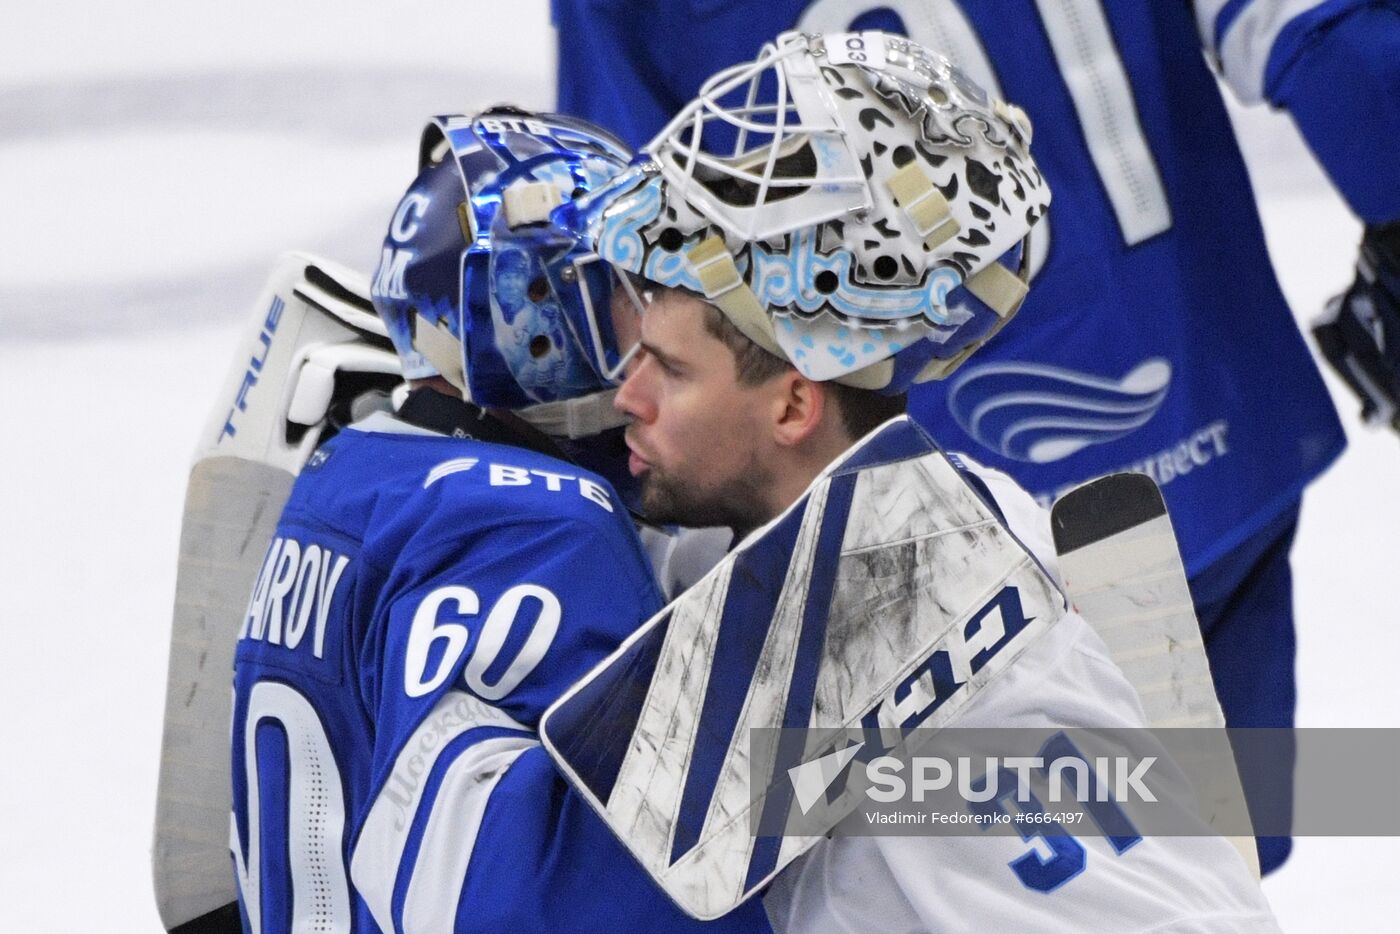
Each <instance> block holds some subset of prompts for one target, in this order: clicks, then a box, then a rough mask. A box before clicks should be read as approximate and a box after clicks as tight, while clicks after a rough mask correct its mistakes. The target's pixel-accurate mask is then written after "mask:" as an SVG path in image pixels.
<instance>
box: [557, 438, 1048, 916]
mask: <svg viewBox="0 0 1400 934" xmlns="http://www.w3.org/2000/svg"><path fill="white" fill-rule="evenodd" d="M1012 605H1015V606H1017V607H1018V610H1016V611H1011V610H1006V611H1005V612H1003V610H1004V609H1005V608H1006V607H1008V606H1012ZM1064 607H1065V604H1064V600H1063V597H1062V596H1061V594H1060V592H1059V591H1058V589H1057V588H1056V586H1055V585H1054V584H1053V583H1052V582H1051V581H1050V579H1049V578H1048V577H1047V576H1046V575H1045V573H1044V572H1043V571H1042V570H1041V568H1040V565H1039V564H1038V563H1037V562H1036V560H1035V559H1034V558H1033V557H1032V556H1031V555H1030V554H1029V553H1028V552H1027V551H1026V550H1025V549H1024V548H1023V547H1022V546H1021V545H1020V544H1019V543H1018V542H1017V541H1016V540H1015V539H1014V538H1013V537H1012V535H1011V533H1010V532H1009V531H1008V530H1007V529H1006V527H1005V526H1004V525H1003V524H1002V523H1001V522H1000V521H999V519H998V518H997V517H996V516H995V515H994V514H993V512H992V511H991V509H990V508H989V506H988V505H987V504H986V503H985V502H984V501H983V500H982V499H981V498H980V496H979V495H978V494H977V493H976V492H975V491H974V490H973V489H972V487H970V486H969V485H968V484H967V482H965V481H964V480H963V479H962V477H961V476H960V474H959V472H958V470H957V469H956V468H955V467H954V466H953V465H952V464H951V463H949V461H948V460H947V458H946V457H945V456H944V455H943V453H942V452H941V451H940V450H939V449H938V447H937V446H936V445H935V444H934V442H933V441H932V440H931V439H930V438H929V437H928V436H927V435H926V434H924V433H923V432H922V431H921V430H920V429H919V428H918V427H917V426H916V425H915V424H914V423H913V422H912V421H910V420H909V419H908V418H907V417H900V418H897V419H894V420H892V421H890V422H887V423H886V424H885V425H883V426H881V427H880V428H879V429H877V430H876V431H874V432H872V433H871V434H870V435H869V436H867V437H866V438H865V439H864V440H863V441H862V442H861V443H859V444H858V445H856V446H855V447H854V448H852V449H851V450H850V451H849V452H847V454H846V455H845V456H844V457H843V458H842V459H841V460H840V461H838V462H836V463H835V464H833V465H831V466H830V467H828V468H827V469H826V470H825V471H824V472H823V473H822V474H821V475H820V476H819V477H818V478H817V479H816V480H815V481H813V483H812V485H811V486H810V487H809V488H808V489H807V491H806V492H805V493H804V494H803V496H802V497H801V498H800V499H799V500H798V501H797V502H796V503H794V504H793V505H792V506H791V507H789V508H788V509H787V510H786V511H785V512H784V513H783V514H782V515H781V516H779V517H778V518H777V519H775V520H773V521H772V522H771V523H769V524H768V525H766V526H764V527H763V528H762V529H759V530H757V531H755V532H754V533H753V534H751V535H750V536H749V537H748V538H747V539H746V540H745V541H744V542H743V543H742V544H740V546H739V547H738V548H737V549H736V550H735V551H733V552H732V553H730V554H729V555H728V556H727V557H726V558H725V559H724V560H723V561H722V562H720V564H718V565H717V566H716V567H715V568H714V569H713V570H712V571H711V572H710V573H709V574H707V575H706V576H705V577H704V578H702V579H701V580H700V581H699V582H698V583H697V584H696V585H695V586H694V587H692V588H691V589H690V590H688V591H687V592H686V593H685V594H684V595H682V596H681V597H680V598H679V599H678V600H676V601H675V602H673V603H672V604H671V605H670V606H668V607H667V608H666V609H664V610H662V611H661V613H659V614H658V615H656V616H655V617H653V618H652V619H651V620H650V621H648V622H647V623H646V624H645V625H644V626H642V628H641V629H639V630H638V631H637V632H636V633H635V634H634V635H633V636H631V637H630V638H629V639H628V640H627V642H625V643H624V644H623V645H622V646H621V647H620V648H619V649H618V650H617V651H616V652H614V653H613V655H612V656H611V657H609V658H608V659H606V660H604V661H603V662H602V663H601V664H599V665H598V666H597V667H596V668H595V669H594V670H593V671H592V672H591V673H590V674H589V675H588V676H587V677H586V678H584V679H583V680H582V681H580V682H579V683H578V684H577V685H575V686H574V687H573V688H571V689H570V690H569V691H568V692H567V693H566V694H565V695H564V696H563V697H562V698H561V699H560V700H559V701H557V702H556V703H555V704H554V705H553V706H552V707H551V708H550V709H549V710H548V711H547V712H546V713H545V716H544V718H543V720H542V722H541V725H540V732H541V734H542V738H543V742H544V745H545V747H546V749H547V750H548V751H549V753H550V755H551V756H553V758H554V760H555V762H556V763H557V764H558V766H559V768H560V769H561V770H562V771H563V773H564V774H565V775H566V776H567V778H568V780H569V781H570V783H571V784H572V785H573V786H574V787H575V788H577V789H578V791H579V792H581V793H582V794H583V796H584V797H585V798H586V799H587V800H588V802H589V803H590V804H591V805H592V806H593V808H594V809H595V810H596V811H597V812H598V813H599V814H600V815H601V816H602V818H603V820H604V821H605V822H606V823H607V825H608V826H609V827H610V828H611V829H612V831H613V832H614V833H615V834H616V835H617V836H618V837H619V839H621V841H622V842H623V844H624V845H626V847H627V848H628V850H630V851H631V853H632V854H633V855H634V856H635V857H636V858H637V860H638V861H639V862H640V863H641V864H642V866H643V867H645V868H646V870H647V871H648V872H649V873H650V874H651V876H652V877H653V878H654V879H655V880H656V882H657V883H658V884H659V885H660V886H661V888H662V889H663V890H664V891H665V892H666V893H667V894H668V895H669V896H670V897H671V898H672V899H673V900H674V901H675V902H676V903H677V904H678V905H679V906H680V907H681V908H682V909H683V910H685V911H686V912H687V913H689V914H691V915H693V916H694V917H697V918H701V919H706V920H708V919H712V918H717V917H720V916H721V915H724V914H725V913H727V912H729V911H731V910H732V909H733V908H735V907H736V906H737V905H739V904H740V903H741V902H743V901H744V900H745V899H747V898H748V897H750V896H751V895H753V894H754V893H755V892H757V891H759V890H760V889H761V888H762V887H763V886H764V885H766V884H767V883H768V881H769V880H771V879H772V878H773V877H774V876H775V875H776V874H777V873H778V872H779V871H780V870H782V869H783V867H784V866H786V865H787V864H788V863H790V862H791V861H792V860H793V859H795V858H796V857H798V856H800V855H801V854H802V853H804V852H805V851H806V850H808V849H809V848H810V847H811V846H812V845H814V844H815V843H816V842H817V840H819V839H820V835H821V834H824V833H826V832H827V831H829V830H830V829H831V828H832V827H834V826H835V824H836V823H837V822H838V821H839V820H840V818H842V817H844V816H845V815H846V814H848V813H850V812H851V811H852V810H853V809H854V808H855V807H856V806H857V805H858V804H859V803H860V802H859V799H858V797H857V794H856V789H855V786H851V787H849V788H847V789H846V790H845V791H844V792H841V793H840V794H838V795H837V797H836V798H835V799H834V800H833V801H832V802H831V805H830V807H827V808H825V809H824V810H822V812H821V813H822V817H823V818H824V819H825V822H824V823H823V824H821V825H818V826H814V825H813V823H812V820H811V815H810V814H808V815H805V816H801V817H799V812H800V810H801V805H800V803H798V802H795V801H794V797H795V795H794V791H795V789H794V786H793V784H792V780H791V778H790V777H789V776H790V771H789V770H791V769H794V768H796V767H798V766H800V765H803V764H806V763H811V762H814V761H815V760H817V759H820V758H822V757H824V756H826V755H829V754H831V753H832V752H833V743H836V742H838V741H839V738H840V737H843V736H844V735H845V730H846V729H847V728H850V727H857V728H860V727H865V728H866V729H867V730H868V729H869V728H870V727H872V726H879V727H885V728H888V732H887V733H886V734H885V735H890V734H892V736H893V740H892V744H893V745H897V744H898V742H899V737H900V736H901V735H902V731H903V730H906V729H911V728H913V727H915V726H918V727H923V728H930V727H941V726H944V725H947V724H948V722H949V721H950V720H952V719H953V718H954V717H955V716H956V715H957V713H958V711H959V710H960V709H961V708H962V706H963V705H964V704H966V703H967V702H968V700H970V699H971V698H972V697H973V696H974V695H975V694H976V692H977V691H979V690H981V689H982V688H983V687H985V686H986V685H987V683H988V682H989V681H990V680H992V679H993V678H995V677H996V676H997V675H998V673H999V672H1000V671H1002V670H1003V669H1004V668H1005V667H1006V666H1007V665H1009V664H1011V662H1012V661H1013V660H1014V659H1015V658H1016V657H1017V656H1018V655H1019V654H1020V653H1021V651H1023V650H1024V648H1025V647H1026V646H1027V645H1029V644H1030V643H1031V642H1032V641H1033V640H1034V639H1035V638H1037V637H1038V636H1039V635H1040V634H1041V633H1042V632H1044V631H1045V630H1046V628H1047V627H1049V626H1050V625H1052V624H1053V623H1054V622H1055V621H1056V620H1058V619H1060V618H1062V616H1063V614H1064ZM777 727H809V728H811V731H810V732H808V733H807V734H805V735H806V739H805V740H803V742H802V744H801V746H802V748H793V746H794V743H793V742H792V741H791V740H789V739H788V737H792V736H802V735H803V734H800V733H799V734H791V733H787V734H782V736H783V737H784V739H783V740H781V741H779V742H778V743H776V744H775V743H755V744H754V745H753V747H752V748H751V745H750V731H751V730H753V729H761V728H777ZM774 747H776V748H774ZM797 774H800V772H799V773H797ZM751 776H757V777H756V778H751ZM775 817H776V822H775V821H774V818H775ZM759 819H761V821H762V825H763V827H765V828H770V827H775V826H781V827H792V826H798V825H799V824H800V826H801V828H802V831H803V833H804V834H805V835H797V834H787V835H784V836H781V837H779V836H761V837H755V836H754V832H753V827H755V826H757V825H758V820H759Z"/></svg>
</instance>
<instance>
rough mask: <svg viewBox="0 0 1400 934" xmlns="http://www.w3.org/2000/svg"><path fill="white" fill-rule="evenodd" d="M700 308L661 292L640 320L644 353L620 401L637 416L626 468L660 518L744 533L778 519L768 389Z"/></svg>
mask: <svg viewBox="0 0 1400 934" xmlns="http://www.w3.org/2000/svg"><path fill="white" fill-rule="evenodd" d="M703 308H704V303H703V302H702V301H701V300H700V299H698V298H695V297H694V296H691V295H687V294H685V293H683V292H676V291H671V290H663V291H661V292H659V293H658V294H657V296H656V298H655V300H654V301H653V302H652V303H651V304H650V305H649V307H648V308H647V311H646V313H645V314H644V315H643V316H642V318H641V323H640V330H641V340H642V342H643V347H642V350H641V351H640V352H639V353H638V354H637V356H636V357H635V358H634V359H633V362H632V363H631V365H630V366H629V368H628V375H627V380H626V382H625V383H624V384H623V386H622V388H621V389H620V390H619V391H618V394H617V400H616V403H615V404H616V405H617V406H618V408H620V409H621V410H622V411H623V412H625V413H627V414H628V415H629V416H631V418H632V422H631V424H630V425H629V426H628V428H627V445H628V447H629V448H630V449H631V457H630V459H629V463H628V467H629V468H630V470H631V471H632V473H633V474H634V475H635V476H637V477H639V478H640V479H641V482H642V507H643V510H644V511H645V512H646V514H647V517H648V518H650V519H651V520H652V521H655V522H662V523H676V524H679V525H686V526H691V527H699V526H729V527H730V528H737V529H741V530H748V529H751V528H753V527H755V526H757V525H760V524H762V523H763V522H766V521H767V520H768V519H769V518H771V517H772V512H771V509H770V507H769V499H770V497H769V495H768V491H769V490H771V488H772V474H771V470H770V469H769V468H768V467H767V465H766V463H765V457H764V453H765V448H764V446H763V441H764V437H765V435H764V431H763V424H762V421H761V419H760V417H759V416H760V413H761V411H762V408H761V397H762V391H761V388H758V387H749V386H744V385H742V384H740V383H739V382H738V380H737V379H736V375H735V365H734V356H733V353H732V352H731V351H730V350H729V348H728V347H726V346H725V345H724V343H723V342H722V341H720V340H719V339H718V338H716V337H714V336H713V335H711V334H710V333H709V332H708V331H707V330H706V329H705V325H704V315H703V311H702V309H703Z"/></svg>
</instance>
